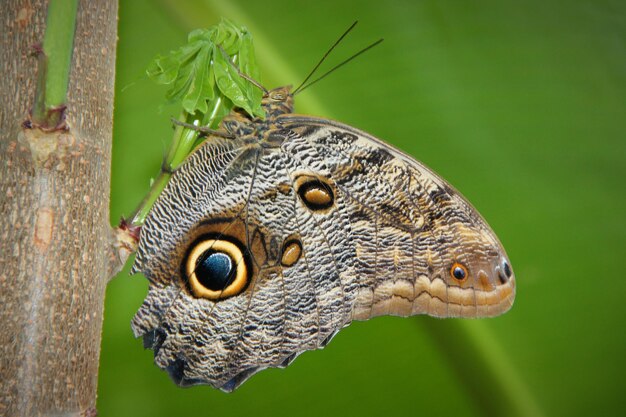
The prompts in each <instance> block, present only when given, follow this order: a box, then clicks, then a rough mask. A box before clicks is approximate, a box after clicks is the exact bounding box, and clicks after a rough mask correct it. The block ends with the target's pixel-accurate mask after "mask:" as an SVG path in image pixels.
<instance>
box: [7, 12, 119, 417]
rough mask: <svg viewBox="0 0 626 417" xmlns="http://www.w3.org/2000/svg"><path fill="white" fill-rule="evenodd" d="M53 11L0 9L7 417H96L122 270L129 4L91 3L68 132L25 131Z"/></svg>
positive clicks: (83, 20)
mask: <svg viewBox="0 0 626 417" xmlns="http://www.w3.org/2000/svg"><path fill="white" fill-rule="evenodd" d="M45 16H46V4H45V2H42V1H33V0H31V1H30V2H23V1H18V0H8V1H3V2H2V3H1V5H0V19H1V28H0V42H1V45H2V46H1V48H0V68H1V69H2V74H3V79H4V82H3V83H0V106H2V111H1V112H0V213H1V217H0V253H1V254H2V255H1V256H0V306H2V308H1V309H0V327H1V328H2V331H1V332H0V415H3V416H36V415H68V416H69V415H72V416H74V415H75V416H77V415H93V414H94V413H95V403H96V388H97V380H98V361H99V354H100V337H101V329H102V313H103V307H104V292H105V287H106V283H107V278H108V274H109V271H110V270H111V269H112V267H111V260H112V256H111V241H110V236H111V231H110V226H109V191H110V190H109V188H110V185H109V184H110V178H109V177H110V161H111V134H112V114H113V113H112V111H113V86H114V75H115V74H114V71H115V47H116V30H117V4H116V2H111V1H107V0H98V1H89V0H81V1H80V4H79V6H78V16H77V20H76V37H75V42H74V53H73V59H72V67H71V72H70V85H69V92H68V101H67V122H68V127H69V131H67V132H47V133H46V132H43V131H40V130H38V129H31V128H28V126H27V127H22V121H24V120H25V119H26V118H27V116H28V113H29V111H30V109H31V107H32V105H33V101H34V90H35V84H36V78H37V70H36V61H35V60H34V59H33V58H32V57H29V56H28V53H29V51H30V48H31V47H32V45H34V44H37V43H40V42H41V40H42V39H43V31H44V25H45Z"/></svg>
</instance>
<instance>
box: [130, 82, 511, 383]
mask: <svg viewBox="0 0 626 417" xmlns="http://www.w3.org/2000/svg"><path fill="white" fill-rule="evenodd" d="M262 106H263V109H264V111H265V113H266V117H265V118H264V119H260V118H251V117H250V116H248V115H247V114H245V113H244V112H243V111H241V110H234V111H233V112H232V113H231V114H230V115H229V116H227V117H226V118H225V119H224V120H223V121H222V123H221V127H220V134H219V135H211V136H210V137H209V138H208V139H207V140H206V141H205V142H204V143H203V145H201V146H200V147H199V148H198V149H197V150H196V151H194V152H193V153H192V154H191V155H190V156H189V157H188V159H187V160H186V161H185V162H184V164H183V165H182V166H180V168H178V169H177V170H176V171H175V172H174V174H173V176H172V178H171V180H170V182H169V184H168V185H167V187H166V188H165V190H164V191H163V192H162V194H161V195H160V197H159V198H158V200H157V202H156V203H155V205H154V206H153V207H152V209H151V211H150V213H149V215H148V217H147V219H146V221H145V224H144V225H143V227H142V230H141V236H140V241H139V247H138V251H137V256H136V260H135V264H134V266H133V270H132V271H133V272H142V273H143V274H144V275H145V276H146V277H147V279H148V280H149V284H150V285H149V291H148V295H147V296H146V299H145V300H144V302H143V304H142V306H141V307H140V309H139V311H138V312H137V314H136V315H135V317H134V318H133V320H132V329H133V332H134V334H135V336H136V337H140V336H141V337H143V341H144V346H145V347H147V348H151V349H153V350H154V357H155V362H156V364H157V365H158V366H159V367H161V368H162V369H165V370H166V371H167V372H168V373H169V375H170V376H171V378H172V379H173V380H174V381H175V382H176V383H177V384H178V385H181V386H190V385H196V384H208V385H211V386H212V387H214V388H219V389H221V390H223V391H226V392H230V391H233V390H234V389H236V388H237V387H239V386H240V385H241V384H242V383H243V382H244V381H246V380H247V379H248V378H249V377H250V376H252V375H253V374H255V373H256V372H258V371H260V370H263V369H265V368H269V367H285V366H287V365H289V364H290V363H291V362H292V361H293V360H294V359H295V358H296V357H297V356H298V355H299V354H301V353H302V352H304V351H307V350H313V349H319V348H323V347H324V346H326V344H327V343H328V342H329V341H330V340H331V339H332V337H333V336H334V335H335V334H336V333H337V332H338V331H339V330H341V329H342V328H343V327H345V326H347V325H349V324H350V323H351V322H352V321H353V320H367V319H369V318H372V317H376V316H381V315H397V316H411V315H417V314H428V315H431V316H435V317H472V318H476V317H491V316H496V315H499V314H501V313H503V312H505V311H507V310H508V309H509V308H510V307H511V305H512V304H513V300H514V297H515V276H514V273H513V270H512V268H511V265H510V262H509V260H508V257H507V255H506V252H505V250H504V248H503V247H502V245H501V244H500V242H499V240H498V238H497V237H496V235H495V234H494V232H493V231H492V230H491V229H490V227H489V226H488V225H487V223H486V222H485V220H484V219H483V218H482V217H481V216H480V214H479V213H478V212H477V211H476V210H475V209H474V208H473V207H472V206H471V205H470V203H469V202H468V201H467V200H466V199H465V198H463V196H462V195H461V194H460V193H459V192H458V191H456V190H455V189H454V188H453V187H452V186H451V185H450V184H448V183H447V182H446V181H444V180H443V179H441V178H440V177H439V176H438V175H437V174H435V173H434V172H433V171H431V170H430V169H428V168H427V167H426V166H424V165H423V164H422V163H420V162H418V161H416V160H415V159H413V158H412V157H411V156H409V155H407V154H405V153H403V152H402V151H400V150H398V149H396V148H394V147H393V146H391V145H389V144H387V143H385V142H383V141H381V140H380V139H377V138H375V137H374V136H372V135H370V134H368V133H366V132H363V131H361V130H359V129H356V128H354V127H351V126H348V125H345V124H342V123H339V122H336V121H332V120H328V119H323V118H316V117H311V116H305V115H298V114H294V113H293V94H292V92H291V90H290V88H289V87H280V88H276V89H274V90H270V91H266V93H265V95H264V97H263V101H262Z"/></svg>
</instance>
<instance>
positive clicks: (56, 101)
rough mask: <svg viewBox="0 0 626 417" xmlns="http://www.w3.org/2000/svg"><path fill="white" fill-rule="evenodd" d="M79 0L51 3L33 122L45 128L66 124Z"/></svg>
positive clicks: (63, 0)
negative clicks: (66, 103) (65, 117)
mask: <svg viewBox="0 0 626 417" xmlns="http://www.w3.org/2000/svg"><path fill="white" fill-rule="evenodd" d="M77 6H78V0H50V1H49V3H48V16H47V19H46V34H45V36H44V42H43V51H41V52H39V53H40V56H39V80H38V85H37V91H36V93H35V103H34V106H33V111H32V119H33V122H34V123H35V125H37V126H40V127H42V128H57V127H59V126H60V125H62V123H63V120H64V110H65V102H66V99H67V88H68V84H69V76H70V68H71V63H72V51H73V48H74V31H75V28H76V11H77Z"/></svg>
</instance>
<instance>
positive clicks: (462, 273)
mask: <svg viewBox="0 0 626 417" xmlns="http://www.w3.org/2000/svg"><path fill="white" fill-rule="evenodd" d="M450 276H451V277H452V278H454V279H456V280H457V281H463V280H464V279H465V278H467V276H468V273H467V268H466V267H465V266H464V265H461V264H460V263H458V262H455V263H454V265H452V268H450Z"/></svg>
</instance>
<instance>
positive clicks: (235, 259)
mask: <svg viewBox="0 0 626 417" xmlns="http://www.w3.org/2000/svg"><path fill="white" fill-rule="evenodd" d="M242 247H243V246H242V245H240V244H239V243H238V242H231V241H229V240H225V239H224V238H223V237H221V238H218V237H210V236H204V237H202V238H200V239H198V240H197V241H196V242H195V243H194V244H193V245H192V246H191V249H190V250H189V252H188V254H187V259H186V261H185V262H184V263H183V273H184V274H185V277H186V278H187V282H188V283H189V288H190V289H191V292H192V293H193V295H194V296H196V297H202V298H208V299H210V300H220V299H224V298H228V297H232V296H233V295H237V294H239V293H241V292H242V291H243V290H244V289H246V287H247V285H248V282H249V280H250V279H249V278H250V273H251V272H252V270H251V268H250V263H249V262H248V259H247V257H246V256H245V255H244V253H243V250H242Z"/></svg>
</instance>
